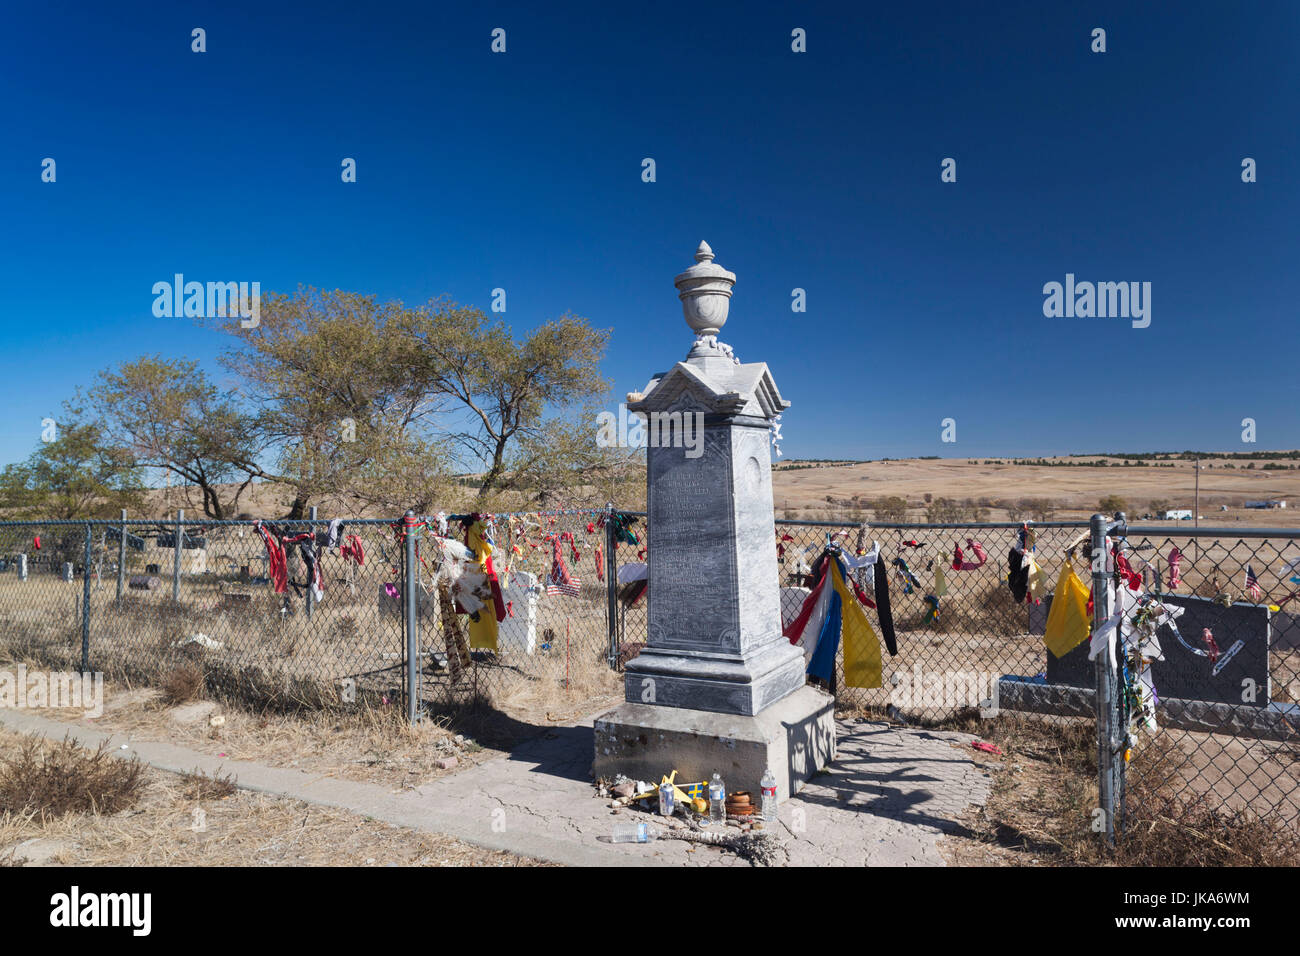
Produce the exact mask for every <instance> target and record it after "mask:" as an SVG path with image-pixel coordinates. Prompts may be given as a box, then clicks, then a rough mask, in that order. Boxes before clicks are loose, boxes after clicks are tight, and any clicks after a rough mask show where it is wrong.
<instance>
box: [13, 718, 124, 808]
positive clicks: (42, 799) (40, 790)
mask: <svg viewBox="0 0 1300 956" xmlns="http://www.w3.org/2000/svg"><path fill="white" fill-rule="evenodd" d="M143 773H144V765H143V764H141V763H140V760H139V758H136V757H132V758H131V759H130V760H121V759H119V758H117V757H116V756H114V755H113V753H112V752H111V751H109V750H108V744H107V743H103V744H100V746H99V747H98V748H97V749H96V750H93V751H92V750H85V749H83V748H82V746H81V744H80V743H78V742H77V741H76V740H73V739H72V738H71V736H66V737H64V738H63V741H62V742H61V743H56V744H51V743H49V742H47V741H46V740H45V739H44V738H43V737H41V736H40V735H32V736H29V737H24V738H22V739H21V740H20V741H19V742H18V743H17V744H16V745H14V746H11V747H10V748H9V749H8V750H7V752H5V753H4V754H3V755H0V814H16V815H20V816H27V817H34V818H37V819H40V820H51V819H55V818H58V817H62V816H65V815H67V814H69V813H106V814H111V813H116V812H118V811H119V810H124V809H127V808H129V807H131V806H132V805H133V804H134V803H135V801H136V799H137V798H138V796H139V793H140V787H141V784H142V775H143Z"/></svg>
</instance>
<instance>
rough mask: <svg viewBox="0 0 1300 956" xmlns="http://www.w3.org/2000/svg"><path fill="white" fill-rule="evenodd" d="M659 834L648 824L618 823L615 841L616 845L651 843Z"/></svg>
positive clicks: (615, 827) (615, 828)
mask: <svg viewBox="0 0 1300 956" xmlns="http://www.w3.org/2000/svg"><path fill="white" fill-rule="evenodd" d="M658 832H659V831H657V830H656V829H655V828H654V827H652V826H650V824H648V823H616V824H614V836H613V840H614V842H615V843H649V842H650V841H652V840H653V839H654V838H655V836H656V835H657V834H658Z"/></svg>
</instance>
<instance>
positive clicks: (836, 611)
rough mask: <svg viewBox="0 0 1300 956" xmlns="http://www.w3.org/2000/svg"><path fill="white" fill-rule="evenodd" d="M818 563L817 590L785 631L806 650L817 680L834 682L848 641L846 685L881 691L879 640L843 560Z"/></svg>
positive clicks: (830, 557)
mask: <svg viewBox="0 0 1300 956" xmlns="http://www.w3.org/2000/svg"><path fill="white" fill-rule="evenodd" d="M818 564H819V565H820V568H819V570H820V576H819V577H818V580H817V586H816V587H815V588H813V590H812V591H811V592H810V593H809V595H808V596H807V597H806V598H805V599H804V603H803V606H802V607H801V608H800V610H799V614H798V616H797V617H796V618H795V619H794V620H793V621H791V622H790V624H789V626H788V627H786V628H785V631H784V633H785V636H786V637H787V638H789V640H790V643H791V644H800V645H802V646H803V649H804V657H805V658H806V659H807V661H808V673H809V674H810V675H812V676H813V677H817V678H820V679H821V680H824V681H828V682H829V681H830V680H831V679H832V678H833V677H834V674H835V655H836V652H837V651H838V650H839V647H840V643H841V641H843V644H844V684H845V686H847V687H879V686H881V657H880V638H879V637H877V636H876V632H875V631H874V630H872V628H871V623H870V622H869V621H868V620H867V614H866V611H865V610H864V608H863V606H862V603H861V601H860V600H859V598H858V596H857V594H855V592H854V589H851V588H850V587H849V585H848V584H847V581H846V579H847V573H846V572H845V570H844V566H843V563H842V562H841V561H840V558H839V556H838V555H835V554H826V555H823V559H822V560H820V561H819V562H818Z"/></svg>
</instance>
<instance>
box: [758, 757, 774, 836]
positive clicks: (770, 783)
mask: <svg viewBox="0 0 1300 956" xmlns="http://www.w3.org/2000/svg"><path fill="white" fill-rule="evenodd" d="M759 787H761V788H762V790H763V819H764V820H766V821H767V822H768V823H772V822H773V821H775V820H776V776H775V775H774V774H773V773H772V768H771V767H768V768H767V770H766V771H764V773H763V779H762V781H761V782H760V783H759Z"/></svg>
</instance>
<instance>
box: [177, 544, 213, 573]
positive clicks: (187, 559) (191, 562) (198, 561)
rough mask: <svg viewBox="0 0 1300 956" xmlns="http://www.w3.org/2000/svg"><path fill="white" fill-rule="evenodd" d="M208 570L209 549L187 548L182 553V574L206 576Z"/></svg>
mask: <svg viewBox="0 0 1300 956" xmlns="http://www.w3.org/2000/svg"><path fill="white" fill-rule="evenodd" d="M207 570H208V550H207V548H194V549H188V548H187V549H185V550H183V551H181V574H206V573H207Z"/></svg>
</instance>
